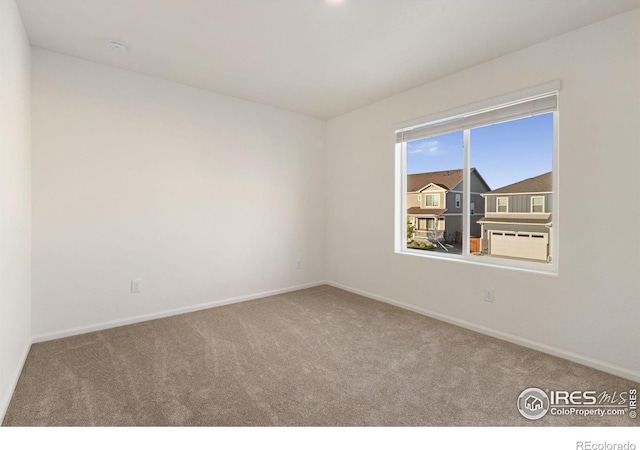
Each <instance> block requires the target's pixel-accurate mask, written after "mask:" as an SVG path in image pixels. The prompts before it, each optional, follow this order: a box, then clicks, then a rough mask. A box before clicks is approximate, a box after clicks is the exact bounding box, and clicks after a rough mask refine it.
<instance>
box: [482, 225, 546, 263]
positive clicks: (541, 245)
mask: <svg viewBox="0 0 640 450" xmlns="http://www.w3.org/2000/svg"><path fill="white" fill-rule="evenodd" d="M490 243H491V247H490V252H491V254H492V255H496V256H509V257H512V258H527V259H539V260H542V261H546V260H547V244H548V243H549V234H547V233H521V232H518V233H516V232H514V231H492V232H491V240H490Z"/></svg>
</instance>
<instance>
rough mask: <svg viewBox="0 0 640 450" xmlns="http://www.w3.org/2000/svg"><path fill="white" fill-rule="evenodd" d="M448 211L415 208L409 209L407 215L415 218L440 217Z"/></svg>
mask: <svg viewBox="0 0 640 450" xmlns="http://www.w3.org/2000/svg"><path fill="white" fill-rule="evenodd" d="M446 210H447V209H446V208H444V209H432V208H429V209H425V208H420V207H419V206H414V207H413V208H409V209H407V214H411V215H414V216H439V215H440V214H442V213H443V212H445V211H446Z"/></svg>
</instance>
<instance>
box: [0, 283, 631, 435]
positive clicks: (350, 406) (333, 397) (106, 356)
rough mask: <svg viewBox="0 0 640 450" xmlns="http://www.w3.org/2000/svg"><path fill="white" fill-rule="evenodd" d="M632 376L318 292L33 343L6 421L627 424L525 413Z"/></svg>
mask: <svg viewBox="0 0 640 450" xmlns="http://www.w3.org/2000/svg"><path fill="white" fill-rule="evenodd" d="M528 387H540V388H542V389H552V390H554V389H567V390H577V389H589V390H597V391H607V392H609V393H612V392H613V391H617V392H621V391H628V390H629V389H630V388H636V389H637V388H638V385H637V384H636V383H633V382H631V381H628V380H624V379H622V378H618V377H615V376H612V375H608V374H606V373H603V372H599V371H597V370H594V369H590V368H587V367H584V366H581V365H578V364H574V363H571V362H568V361H565V360H562V359H559V358H555V357H552V356H549V355H546V354H543V353H540V352H536V351H533V350H529V349H527V348H524V347H520V346H517V345H513V344H510V343H506V342H503V341H500V340H498V339H494V338H490V337H487V336H483V335H481V334H478V333H474V332H472V331H468V330H465V329H462V328H459V327H456V326H453V325H449V324H447V323H444V322H440V321H437V320H433V319H430V318H427V317H424V316H421V315H419V314H415V313H413V312H409V311H406V310H403V309H400V308H396V307H393V306H390V305H387V304H384V303H380V302H377V301H374V300H370V299H367V298H365V297H361V296H358V295H355V294H351V293H348V292H345V291H342V290H339V289H336V288H333V287H329V286H320V287H316V288H311V289H306V290H302V291H298V292H293V293H288V294H283V295H277V296H273V297H268V298H264V299H260V300H255V301H250V302H245V303H238V304H234V305H229V306H223V307H218V308H213V309H208V310H204V311H199V312H195V313H190V314H183V315H180V316H174V317H169V318H165V319H160V320H153V321H149V322H144V323H140V324H135V325H129V326H124V327H120V328H114V329H111V330H106V331H99V332H95V333H89V334H85V335H81V336H74V337H70V338H65V339H60V340H56V341H50V342H45V343H40V344H35V345H33V347H32V349H31V352H30V353H29V356H28V359H27V362H26V364H25V367H24V370H23V372H22V375H21V377H20V380H19V382H18V386H17V389H16V391H15V393H14V396H13V399H12V401H11V404H10V406H9V409H8V411H7V415H6V417H5V420H4V423H3V425H5V426H19V425H22V426H25V425H80V426H88V425H102V426H109V425H127V426H145V425H155V426H166V425H189V426H191V425H206V426H218V425H220V426H222V425H224V426H236V425H240V426H242V425H252V426H260V425H270V426H272V425H276V426H277V425H316V426H328V425H337V426H342V425H364V426H373V425H376V426H387V425H420V426H427V425H437V426H450V425H468V426H483V425H507V426H509V425H514V426H525V425H536V426H540V425H554V426H558V425H568V426H576V425H577V426H581V425H584V426H596V425H624V426H637V425H638V419H635V420H634V419H630V418H629V417H628V416H626V415H625V416H623V417H611V416H609V417H580V416H565V417H560V416H552V415H550V414H547V415H546V416H545V417H544V418H542V419H540V420H537V421H530V420H527V419H525V418H523V417H522V416H521V415H520V414H519V412H518V410H517V409H516V401H517V398H518V396H519V394H520V392H521V391H522V390H523V389H525V388H528Z"/></svg>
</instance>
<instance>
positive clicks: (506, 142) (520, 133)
mask: <svg viewBox="0 0 640 450" xmlns="http://www.w3.org/2000/svg"><path fill="white" fill-rule="evenodd" d="M462 155H463V141H462V131H459V132H456V133H450V134H445V135H440V136H435V137H431V138H426V139H420V140H418V141H412V142H409V143H407V173H409V174H412V173H422V172H434V171H438V170H448V169H461V168H462V166H463V161H462ZM552 155H553V114H552V113H547V114H541V115H539V116H534V117H528V118H525V119H519V120H513V121H511V122H504V123H500V124H496V125H490V126H486V127H481V128H475V129H473V130H471V167H475V168H477V169H478V171H479V172H480V174H481V175H482V177H483V178H484V179H485V181H486V182H487V183H488V184H489V186H490V187H491V189H497V188H499V187H502V186H506V185H508V184H512V183H515V182H517V181H521V180H524V179H526V178H530V177H534V176H537V175H540V174H542V173H545V172H549V171H551V165H552Z"/></svg>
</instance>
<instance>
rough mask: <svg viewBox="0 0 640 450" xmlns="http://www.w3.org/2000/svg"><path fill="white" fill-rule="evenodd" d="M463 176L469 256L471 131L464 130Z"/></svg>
mask: <svg viewBox="0 0 640 450" xmlns="http://www.w3.org/2000/svg"><path fill="white" fill-rule="evenodd" d="M463 142H464V149H463V152H462V155H463V156H462V159H463V176H462V198H463V202H462V254H463V255H465V256H467V255H469V238H470V234H469V230H470V227H471V215H470V211H471V169H470V167H469V165H470V161H471V130H470V129H466V130H464V135H463Z"/></svg>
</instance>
